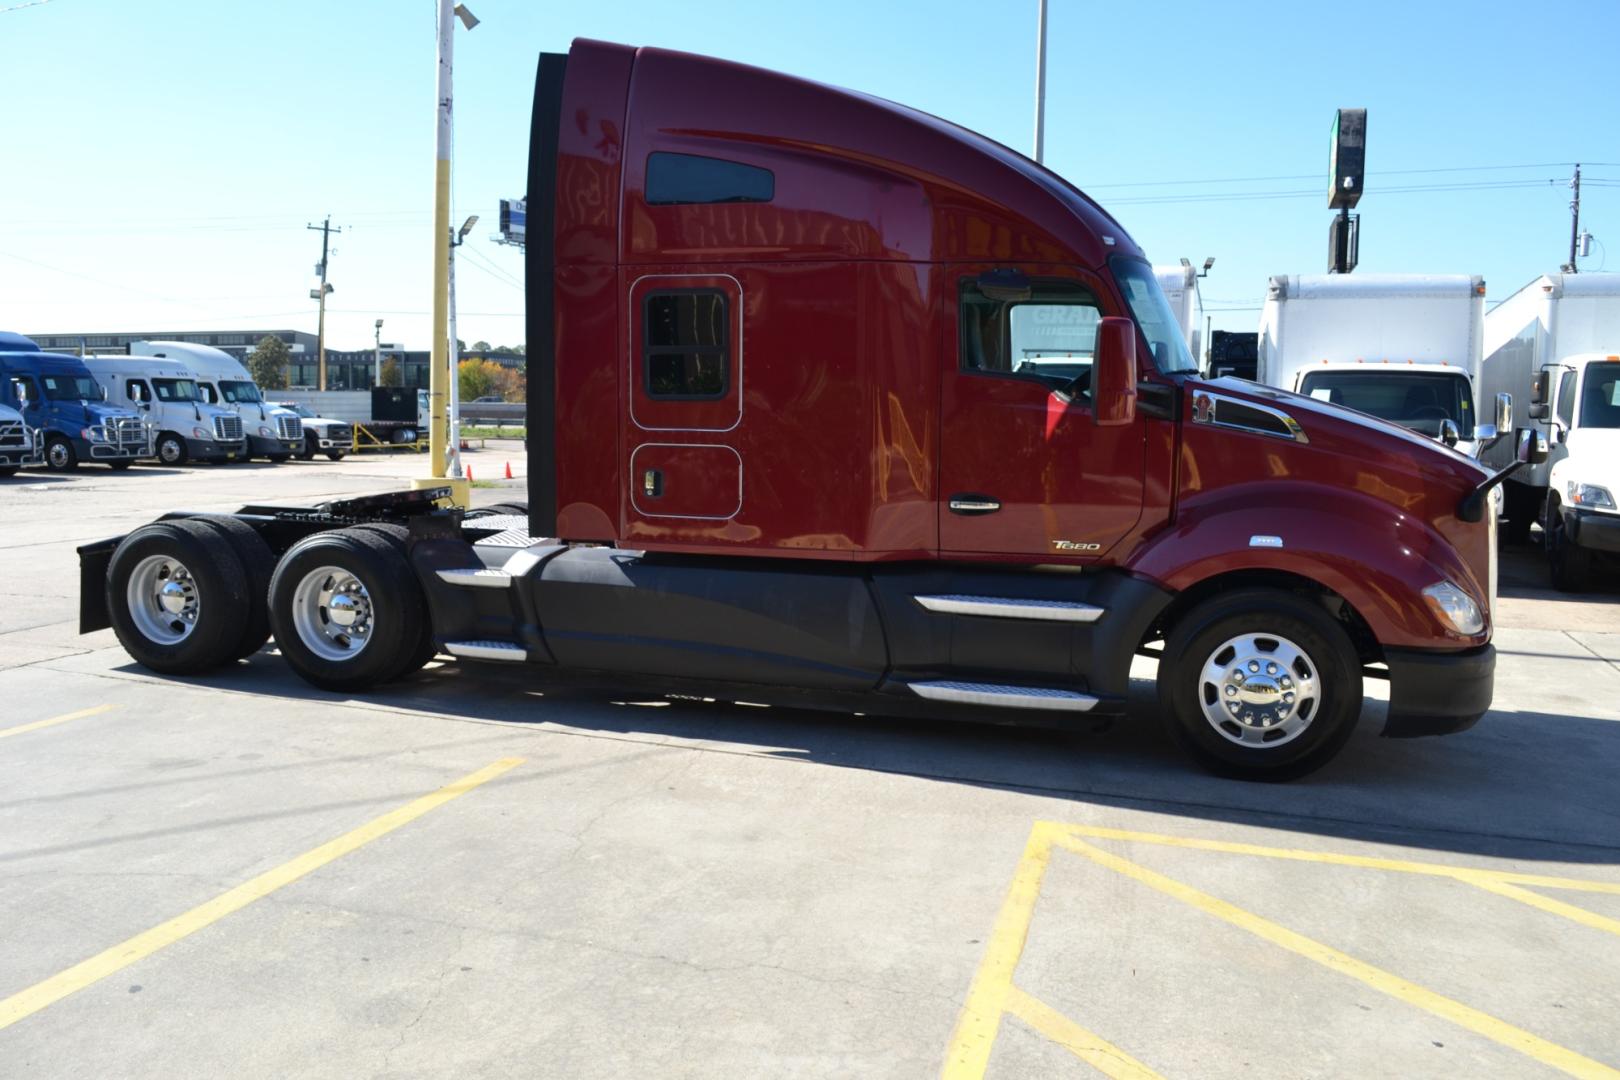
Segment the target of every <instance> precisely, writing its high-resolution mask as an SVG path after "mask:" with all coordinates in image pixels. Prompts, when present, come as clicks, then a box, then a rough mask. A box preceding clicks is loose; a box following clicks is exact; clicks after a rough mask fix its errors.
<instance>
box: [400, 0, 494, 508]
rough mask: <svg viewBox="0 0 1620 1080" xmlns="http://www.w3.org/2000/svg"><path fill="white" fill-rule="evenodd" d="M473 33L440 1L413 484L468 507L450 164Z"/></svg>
mask: <svg viewBox="0 0 1620 1080" xmlns="http://www.w3.org/2000/svg"><path fill="white" fill-rule="evenodd" d="M458 18H459V19H460V20H461V24H462V25H463V26H465V27H466V28H467V29H468V30H471V29H472V28H473V27H475V26H477V25H478V20H477V19H476V18H474V17H473V14H472V12H470V11H468V10H467V7H466V5H464V4H452V3H451V0H439V30H438V36H439V56H438V72H439V76H438V95H437V104H436V105H435V107H434V120H435V137H434V163H433V344H432V350H433V351H432V354H431V356H432V363H431V364H430V365H429V379H428V401H429V405H430V407H431V410H432V417H431V419H430V420H429V423H428V457H429V458H430V459H431V460H430V461H429V463H428V464H429V468H428V473H429V475H428V476H427V477H426V478H425V479H419V480H416V481H413V485H414V486H415V487H418V488H436V487H446V486H448V487H449V488H450V489H451V497H452V499H453V500H454V501H455V502H456V503H458V504H459V505H461V506H466V505H468V492H467V485H466V482H465V481H461V480H452V481H451V482H450V483H449V484H446V483H445V481H446V479H447V478H448V477H449V460H448V459H449V455H448V450H449V438H448V436H449V432H448V430H447V429H448V426H449V425H448V423H447V420H448V417H447V412H446V406H447V404H448V401H449V384H450V382H451V381H452V379H453V376H452V373H451V371H450V350H449V344H450V343H449V338H448V335H449V332H450V325H449V324H450V161H451V156H452V151H453V148H454V138H453V135H454V131H455V128H454V119H453V114H452V112H451V104H452V99H453V97H454V89H453V87H454V81H453V79H452V77H451V76H452V71H453V69H454V65H455V21H456V19H458Z"/></svg>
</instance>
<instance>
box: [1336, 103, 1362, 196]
mask: <svg viewBox="0 0 1620 1080" xmlns="http://www.w3.org/2000/svg"><path fill="white" fill-rule="evenodd" d="M1366 168H1367V110H1366V109H1340V110H1339V111H1338V112H1336V113H1334V115H1333V139H1332V143H1331V145H1330V146H1329V149H1328V185H1329V186H1328V209H1329V210H1338V209H1340V208H1341V207H1342V208H1344V209H1346V210H1349V209H1353V208H1354V207H1355V205H1356V203H1358V202H1360V201H1361V189H1362V182H1363V180H1364V179H1365V177H1364V176H1363V173H1365V171H1366Z"/></svg>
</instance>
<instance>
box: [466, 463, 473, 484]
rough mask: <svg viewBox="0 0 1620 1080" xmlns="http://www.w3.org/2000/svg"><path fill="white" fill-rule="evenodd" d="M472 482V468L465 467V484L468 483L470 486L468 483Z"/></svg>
mask: <svg viewBox="0 0 1620 1080" xmlns="http://www.w3.org/2000/svg"><path fill="white" fill-rule="evenodd" d="M472 482H473V478H472V466H471V465H469V466H467V483H469V484H470V483H472Z"/></svg>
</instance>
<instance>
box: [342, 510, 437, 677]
mask: <svg viewBox="0 0 1620 1080" xmlns="http://www.w3.org/2000/svg"><path fill="white" fill-rule="evenodd" d="M354 528H355V531H357V532H368V533H371V534H372V535H374V536H380V537H382V538H383V539H384V540H386V541H387V542H388V543H389V544H390V545H391V546H392V547H393V548H394V550H395V551H397V552H399V554H400V557H401V558H403V559H404V560H405V561H406V564H407V565H409V563H410V556H409V552H410V543H411V531H410V530H409V529H407V528H406V527H405V526H403V525H391V524H388V523H387V522H374V523H371V524H367V525H356V526H354ZM412 584H413V585H414V584H416V582H415V579H414V576H413V579H412ZM416 594H417V595H418V596H419V597H421V599H422V632H421V635H420V636H419V637H418V638H417V642H416V650H415V651H414V652H413V653H411V655H410V658H409V659H408V660H407V661H406V662H405V666H404V667H403V668H401V669H400V670H399V671H398V672H397V673H395V675H394V676H393V678H396V679H402V678H404V677H405V676H407V675H414V674H416V673H417V672H418V671H421V670H422V668H423V667H425V666H427V662H428V661H429V660H432V659H433V658H434V657H435V656H437V655H439V647H438V645H436V644H434V641H433V614H432V611H431V609H430V608H429V607H428V604H427V597H425V596H422V590H421V589H420V588H417V590H416Z"/></svg>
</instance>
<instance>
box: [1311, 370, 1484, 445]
mask: <svg viewBox="0 0 1620 1080" xmlns="http://www.w3.org/2000/svg"><path fill="white" fill-rule="evenodd" d="M1380 367H1382V365H1379V367H1374V368H1371V369H1369V370H1367V371H1308V372H1306V373H1305V377H1304V378H1303V379H1302V380H1300V384H1299V392H1300V393H1302V394H1305V395H1307V396H1308V397H1313V398H1316V399H1317V400H1318V401H1326V402H1329V403H1331V404H1334V405H1343V406H1344V407H1345V408H1347V409H1355V410H1356V411H1357V412H1364V413H1366V414H1368V415H1369V416H1376V417H1378V419H1380V420H1388V421H1389V422H1390V423H1392V424H1399V425H1401V427H1403V428H1406V429H1407V430H1409V431H1415V432H1417V433H1418V434H1420V435H1428V436H1430V437H1431V438H1438V437H1439V435H1440V422H1441V421H1442V420H1450V421H1451V422H1452V423H1454V424H1456V425H1457V436H1458V437H1459V438H1463V439H1472V438H1473V437H1474V397H1473V394H1472V393H1471V392H1470V391H1469V389H1468V379H1467V378H1466V377H1464V376H1463V375H1461V374H1457V375H1447V374H1438V373H1432V372H1412V371H1399V370H1395V371H1391V370H1387V369H1386V370H1379V368H1380Z"/></svg>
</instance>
